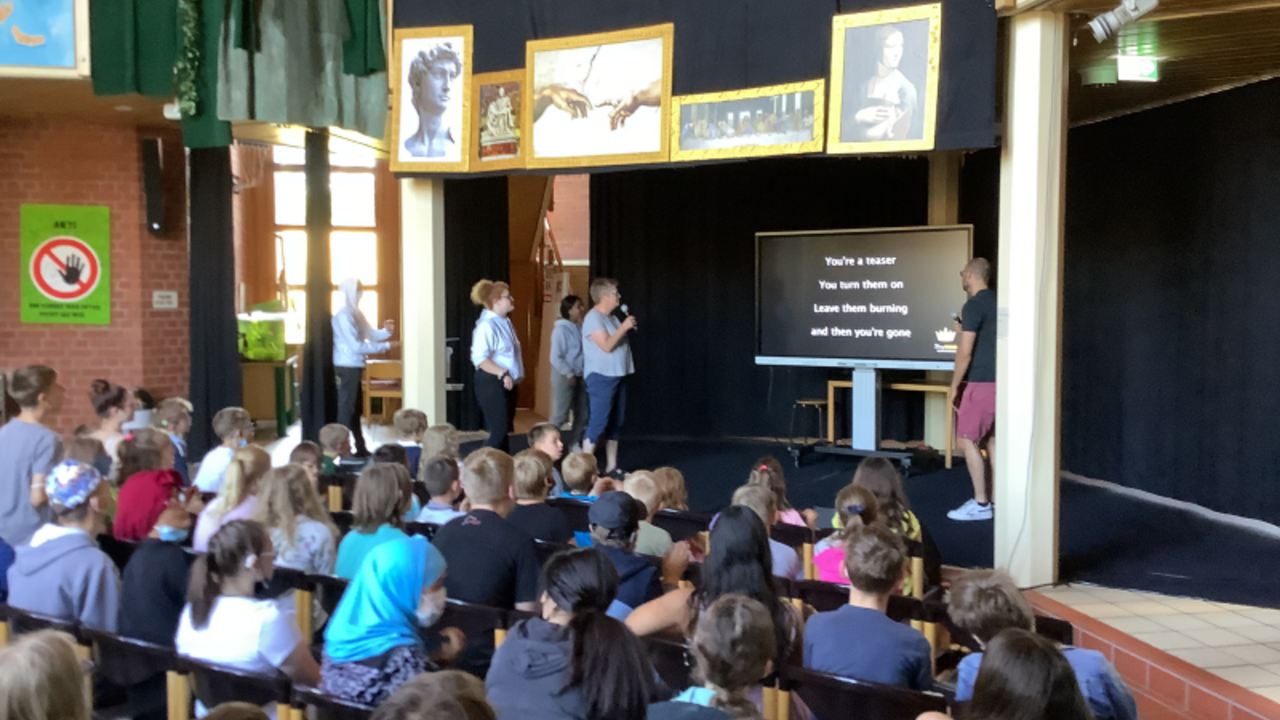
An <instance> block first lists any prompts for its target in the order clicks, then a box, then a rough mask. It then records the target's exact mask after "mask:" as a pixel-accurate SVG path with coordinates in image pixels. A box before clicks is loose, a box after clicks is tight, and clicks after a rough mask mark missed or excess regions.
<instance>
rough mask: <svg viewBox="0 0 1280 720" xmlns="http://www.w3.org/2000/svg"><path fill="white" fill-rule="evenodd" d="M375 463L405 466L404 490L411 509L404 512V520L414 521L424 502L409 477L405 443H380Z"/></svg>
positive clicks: (374, 454)
mask: <svg viewBox="0 0 1280 720" xmlns="http://www.w3.org/2000/svg"><path fill="white" fill-rule="evenodd" d="M373 464H374V465H378V464H389V465H398V466H400V467H402V468H404V480H405V483H404V491H405V493H406V495H407V497H406V499H405V502H407V503H409V509H408V510H406V511H405V513H404V521H405V522H413V521H414V520H415V519H416V518H417V517H418V513H420V512H422V504H421V503H419V502H418V496H417V495H415V494H414V492H413V480H412V479H410V478H409V453H408V452H406V451H405V449H404V446H403V445H400V444H398V443H394V444H389V445H379V446H378V449H377V450H374V451H373ZM424 494H425V493H424ZM428 499H430V498H428Z"/></svg>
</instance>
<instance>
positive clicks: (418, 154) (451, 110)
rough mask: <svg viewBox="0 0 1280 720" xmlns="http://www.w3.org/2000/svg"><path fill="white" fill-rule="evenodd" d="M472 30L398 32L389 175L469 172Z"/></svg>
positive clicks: (459, 27)
mask: <svg viewBox="0 0 1280 720" xmlns="http://www.w3.org/2000/svg"><path fill="white" fill-rule="evenodd" d="M471 38H472V31H471V26H470V25H454V26H449V27H431V28H407V29H402V30H396V31H395V40H394V43H393V45H392V53H393V55H394V61H393V63H392V67H394V68H395V73H396V75H395V76H394V77H395V84H394V85H393V86H392V95H391V148H390V150H391V170H392V171H393V172H427V173H430V172H465V171H466V170H467V168H468V167H469V165H470V161H471V111H470V110H471Z"/></svg>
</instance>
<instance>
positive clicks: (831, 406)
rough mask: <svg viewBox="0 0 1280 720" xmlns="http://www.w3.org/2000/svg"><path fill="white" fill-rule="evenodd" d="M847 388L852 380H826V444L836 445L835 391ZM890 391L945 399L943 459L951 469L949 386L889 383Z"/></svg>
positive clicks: (952, 444)
mask: <svg viewBox="0 0 1280 720" xmlns="http://www.w3.org/2000/svg"><path fill="white" fill-rule="evenodd" d="M837 388H849V389H850V390H852V389H853V381H852V380H828V381H827V442H828V443H830V444H832V445H835V444H836V389H837ZM889 389H890V390H902V391H905V392H922V393H942V394H943V395H946V397H947V420H946V424H945V426H944V430H943V432H944V433H945V434H946V437H947V441H946V448H945V453H944V459H945V461H946V467H947V469H948V470H950V469H951V452H952V450H953V449H954V447H955V436H956V433H955V426H956V411H955V407H954V406H953V405H952V402H951V386H950V385H943V384H941V383H926V382H914V383H911V382H907V383H891V384H890V385H889Z"/></svg>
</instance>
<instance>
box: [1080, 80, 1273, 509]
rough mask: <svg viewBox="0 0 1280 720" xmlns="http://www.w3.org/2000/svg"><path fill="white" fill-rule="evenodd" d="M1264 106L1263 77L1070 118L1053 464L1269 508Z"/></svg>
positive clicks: (1185, 496) (1269, 218)
mask: <svg viewBox="0 0 1280 720" xmlns="http://www.w3.org/2000/svg"><path fill="white" fill-rule="evenodd" d="M1278 118H1280V80H1270V81H1267V82H1263V83H1258V84H1255V85H1251V86H1248V87H1243V88H1238V89H1235V90H1230V91H1228V92H1224V93H1220V94H1217V95H1212V96H1209V97H1205V98H1200V99H1197V100H1191V101H1187V102H1182V103H1178V104H1176V105H1172V106H1169V107H1165V108H1161V109H1158V110H1150V111H1147V112H1142V113H1138V114H1135V115H1130V116H1127V117H1124V118H1120V119H1117V120H1110V121H1107V122H1103V123H1098V124H1096V125H1089V126H1085V127H1081V128H1077V129H1075V130H1072V131H1071V134H1070V138H1069V142H1068V145H1067V147H1068V158H1069V164H1068V172H1067V177H1068V180H1069V184H1068V192H1067V209H1066V266H1065V277H1064V293H1063V380H1062V462H1063V467H1065V468H1067V469H1070V470H1072V471H1074V472H1077V473H1080V474H1082V475H1086V476H1090V477H1096V478H1101V479H1105V480H1111V481H1114V482H1118V483H1121V484H1124V485H1127V486H1130V487H1135V488H1140V489H1142V490H1147V491H1149V492H1153V493H1156V494H1158V495H1163V496H1166V497H1172V498H1177V499H1180V500H1186V501H1189V502H1194V503H1198V504H1200V505H1204V506H1206V507H1210V508H1213V509H1215V510H1220V511H1223V512H1228V513H1233V514H1237V515H1246V516H1250V517H1255V518H1260V519H1263V520H1266V521H1269V522H1273V523H1276V522H1280V472H1277V470H1276V467H1277V463H1276V427H1277V420H1276V419H1277V418H1280V382H1277V380H1276V362H1277V359H1280V324H1278V323H1277V318H1280V292H1277V291H1276V279H1277V278H1280V243H1277V242H1276V228H1277V227H1280V203H1277V202H1276V198H1275V194H1276V188H1277V187H1280V120H1277V119H1278ZM1205 128H1212V131H1208V132H1206V131H1205Z"/></svg>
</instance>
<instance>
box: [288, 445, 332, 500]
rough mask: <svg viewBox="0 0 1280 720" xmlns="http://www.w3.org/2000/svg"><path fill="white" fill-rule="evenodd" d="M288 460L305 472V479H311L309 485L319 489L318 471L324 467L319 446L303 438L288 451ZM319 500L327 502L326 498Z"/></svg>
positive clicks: (322, 454) (322, 453)
mask: <svg viewBox="0 0 1280 720" xmlns="http://www.w3.org/2000/svg"><path fill="white" fill-rule="evenodd" d="M289 462H290V463H292V464H294V465H297V466H299V467H301V468H302V469H303V471H304V472H306V473H307V479H308V480H310V481H311V487H314V488H315V489H316V492H319V491H320V471H321V470H322V469H323V467H324V451H323V450H321V449H320V446H319V445H317V444H315V443H313V442H311V441H310V440H303V441H302V442H300V443H298V446H297V447H295V448H294V449H293V452H291V453H289ZM320 499H321V500H323V501H325V502H328V499H327V498H324V497H321V498H320Z"/></svg>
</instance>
